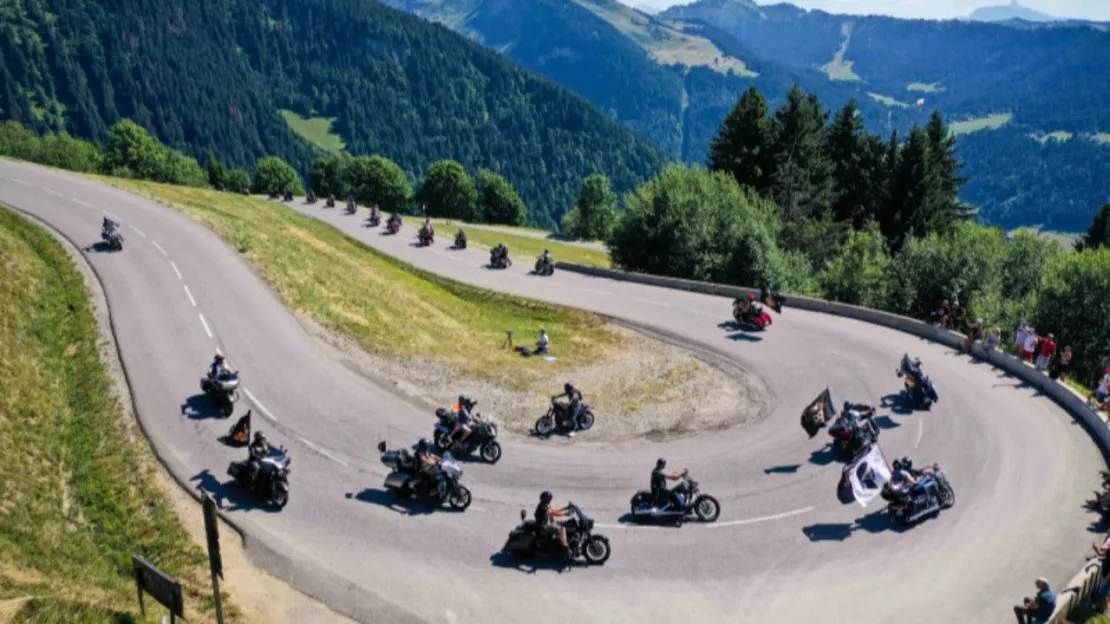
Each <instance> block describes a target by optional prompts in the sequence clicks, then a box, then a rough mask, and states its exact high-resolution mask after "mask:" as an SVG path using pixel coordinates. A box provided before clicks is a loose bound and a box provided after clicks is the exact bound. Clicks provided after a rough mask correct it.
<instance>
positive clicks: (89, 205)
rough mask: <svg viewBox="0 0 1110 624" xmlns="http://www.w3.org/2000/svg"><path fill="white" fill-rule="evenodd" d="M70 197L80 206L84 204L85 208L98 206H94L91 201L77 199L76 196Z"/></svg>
mask: <svg viewBox="0 0 1110 624" xmlns="http://www.w3.org/2000/svg"><path fill="white" fill-rule="evenodd" d="M69 199H70V201H72V202H73V203H75V204H77V205H78V206H84V207H85V208H96V206H93V205H92V204H90V203H89V202H86V201H81V200H80V199H77V198H76V197H70V198H69Z"/></svg>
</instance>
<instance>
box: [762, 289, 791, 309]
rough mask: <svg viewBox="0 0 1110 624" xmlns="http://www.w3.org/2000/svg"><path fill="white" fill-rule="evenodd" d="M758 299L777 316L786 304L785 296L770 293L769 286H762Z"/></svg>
mask: <svg viewBox="0 0 1110 624" xmlns="http://www.w3.org/2000/svg"><path fill="white" fill-rule="evenodd" d="M759 299H760V301H762V302H763V305H765V306H767V307H768V308H771V309H772V310H774V311H775V312H777V313H778V314H782V306H783V304H785V303H786V297H785V296H783V295H781V294H779V293H777V292H774V291H772V290H771V288H770V287H769V286H764V287H763V288H762V289H760V291H759Z"/></svg>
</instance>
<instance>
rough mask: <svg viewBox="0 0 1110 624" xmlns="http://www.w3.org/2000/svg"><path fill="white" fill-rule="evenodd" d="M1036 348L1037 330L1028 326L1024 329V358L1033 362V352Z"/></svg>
mask: <svg viewBox="0 0 1110 624" xmlns="http://www.w3.org/2000/svg"><path fill="white" fill-rule="evenodd" d="M1036 350H1037V330H1036V329H1034V328H1032V327H1028V328H1026V330H1025V360H1026V361H1027V362H1029V363H1030V364H1032V363H1033V352H1034V351H1036Z"/></svg>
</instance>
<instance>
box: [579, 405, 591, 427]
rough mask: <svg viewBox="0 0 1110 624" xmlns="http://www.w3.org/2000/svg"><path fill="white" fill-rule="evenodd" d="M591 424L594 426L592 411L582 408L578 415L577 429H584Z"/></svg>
mask: <svg viewBox="0 0 1110 624" xmlns="http://www.w3.org/2000/svg"><path fill="white" fill-rule="evenodd" d="M593 426H594V413H593V412H591V411H590V410H582V413H581V414H579V415H578V430H579V431H586V430H587V429H589V428H590V427H593Z"/></svg>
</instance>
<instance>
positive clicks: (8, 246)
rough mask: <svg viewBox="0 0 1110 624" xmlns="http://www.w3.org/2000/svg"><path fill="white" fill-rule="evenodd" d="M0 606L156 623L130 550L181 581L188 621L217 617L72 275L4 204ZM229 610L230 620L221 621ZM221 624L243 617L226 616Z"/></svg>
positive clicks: (195, 552) (50, 617) (22, 616)
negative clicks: (144, 611)
mask: <svg viewBox="0 0 1110 624" xmlns="http://www.w3.org/2000/svg"><path fill="white" fill-rule="evenodd" d="M0 274H2V279H0V319H3V321H0V389H2V391H0V456H2V457H3V458H4V461H3V463H2V464H0V603H2V604H3V605H4V607H5V609H4V612H5V615H7V616H9V617H11V619H10V620H9V621H12V622H38V623H53V622H57V623H59V624H61V623H65V624H71V623H78V622H90V623H91V622H105V621H112V622H143V621H149V622H155V621H159V619H160V616H158V617H156V614H157V613H159V612H160V609H148V613H149V614H150V616H149V617H148V618H147V619H146V620H144V619H143V618H142V617H141V616H140V615H139V614H138V608H137V607H138V605H137V604H136V597H135V585H134V581H133V580H132V577H131V555H132V554H137V555H141V556H143V557H145V558H146V559H148V560H149V561H151V562H152V563H154V564H155V565H157V566H159V567H161V568H162V569H163V570H164V571H166V572H167V573H168V574H170V575H172V576H174V577H176V578H178V579H179V580H180V581H181V582H182V584H183V586H184V588H185V595H186V616H187V617H188V618H189V621H190V622H207V621H213V620H214V617H213V616H212V613H211V611H210V609H211V593H210V590H206V589H205V588H206V587H208V585H207V576H206V570H207V568H206V560H205V556H204V554H203V553H202V551H201V549H200V548H199V547H198V546H197V545H196V544H195V543H194V542H193V541H192V540H191V539H190V538H189V536H188V534H187V533H186V531H185V529H184V527H183V526H182V524H181V523H180V521H179V520H178V519H177V518H176V516H174V514H173V511H172V508H171V506H170V502H169V501H168V499H167V496H166V494H165V492H163V491H162V490H161V489H160V488H159V486H158V485H157V484H156V483H155V482H154V478H155V473H154V471H155V469H156V467H155V465H154V463H153V460H152V459H150V457H149V450H148V448H147V446H146V442H145V440H143V439H142V438H141V436H139V435H138V434H137V433H136V431H135V428H134V426H133V425H132V423H131V422H130V421H129V420H128V419H127V418H125V417H124V414H123V409H122V407H121V405H120V403H119V401H118V400H117V399H116V398H115V396H114V395H113V393H112V392H113V391H112V388H113V386H112V381H111V378H110V377H109V375H108V373H107V370H106V367H105V365H104V364H103V362H102V361H101V359H100V344H99V333H98V328H97V325H96V320H95V316H94V314H93V312H92V308H91V304H90V302H89V299H88V297H87V292H86V290H85V283H84V279H83V277H82V275H81V273H80V272H79V271H78V269H77V268H76V266H75V265H74V263H73V261H72V259H71V258H70V256H69V255H68V254H67V252H66V251H65V249H64V248H63V247H62V246H61V244H59V243H58V242H57V241H56V240H54V238H52V237H51V236H50V235H49V234H48V233H47V232H45V231H43V230H42V229H40V228H38V227H36V226H35V225H34V224H32V223H31V222H30V221H28V220H26V219H24V218H23V217H21V216H19V215H17V214H15V213H14V212H11V211H9V210H7V209H4V208H0ZM229 611H230V613H228V612H229ZM225 613H227V614H228V615H230V617H229V618H227V619H228V621H232V622H234V621H239V617H240V616H239V615H238V612H237V610H235V609H234V608H232V609H228V608H227V607H225Z"/></svg>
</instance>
